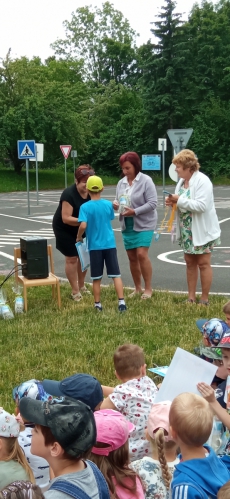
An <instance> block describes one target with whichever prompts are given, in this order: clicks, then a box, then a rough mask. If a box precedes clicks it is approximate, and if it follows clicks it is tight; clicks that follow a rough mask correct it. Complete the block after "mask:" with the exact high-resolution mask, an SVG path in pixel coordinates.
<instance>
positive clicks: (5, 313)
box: [2, 303, 14, 319]
mask: <svg viewBox="0 0 230 499" xmlns="http://www.w3.org/2000/svg"><path fill="white" fill-rule="evenodd" d="M2 317H3V319H13V318H14V314H13V312H12V310H11V308H10V307H9V305H7V304H6V303H5V305H2Z"/></svg>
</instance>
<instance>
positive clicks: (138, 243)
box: [122, 217, 154, 250]
mask: <svg viewBox="0 0 230 499" xmlns="http://www.w3.org/2000/svg"><path fill="white" fill-rule="evenodd" d="M153 232H154V231H153V230H144V231H142V232H137V231H136V230H133V217H125V230H123V231H122V237H123V241H124V246H125V249H126V250H129V249H135V248H141V247H143V248H149V246H150V244H151V242H152V238H153Z"/></svg>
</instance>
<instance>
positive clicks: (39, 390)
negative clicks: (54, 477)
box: [13, 379, 52, 491]
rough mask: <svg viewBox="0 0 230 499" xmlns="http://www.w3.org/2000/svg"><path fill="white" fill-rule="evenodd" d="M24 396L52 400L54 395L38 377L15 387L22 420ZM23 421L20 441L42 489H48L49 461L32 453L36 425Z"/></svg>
mask: <svg viewBox="0 0 230 499" xmlns="http://www.w3.org/2000/svg"><path fill="white" fill-rule="evenodd" d="M23 397H29V398H31V399H34V400H42V401H43V402H45V401H47V400H51V399H52V396H51V395H49V394H48V393H46V392H45V390H44V388H43V386H42V383H41V382H40V381H37V380H36V379H31V380H29V381H24V383H21V384H20V385H18V386H16V387H15V388H14V389H13V399H14V401H15V403H16V409H15V413H16V418H18V420H19V422H20V414H19V402H20V400H21V399H22V398H23ZM22 422H23V425H24V427H23V430H22V431H21V432H20V434H19V436H18V443H19V445H20V446H21V448H22V450H23V452H24V454H25V456H26V459H27V461H28V463H29V464H30V466H31V469H32V471H33V474H34V478H35V481H36V483H37V485H39V487H41V489H42V490H43V491H44V490H47V489H48V487H49V480H50V467H49V463H47V461H46V460H45V459H43V458H42V457H39V456H35V455H33V454H31V452H30V449H31V439H32V428H33V427H34V425H33V423H32V422H30V421H22Z"/></svg>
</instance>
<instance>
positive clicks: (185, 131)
mask: <svg viewBox="0 0 230 499" xmlns="http://www.w3.org/2000/svg"><path fill="white" fill-rule="evenodd" d="M192 132H193V129H192V128H179V129H171V130H167V134H168V137H169V140H170V142H171V144H172V146H173V148H174V149H175V152H176V153H178V152H180V151H181V150H182V149H184V148H185V147H186V145H187V143H188V141H189V139H190V137H191V135H192Z"/></svg>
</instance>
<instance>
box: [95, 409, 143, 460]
mask: <svg viewBox="0 0 230 499" xmlns="http://www.w3.org/2000/svg"><path fill="white" fill-rule="evenodd" d="M94 417H95V421H96V428H97V442H101V443H103V444H107V445H108V447H104V448H99V447H93V448H92V451H91V452H92V453H93V454H99V455H101V456H108V455H109V453H110V452H111V451H113V450H116V449H119V447H121V446H122V445H124V444H125V442H126V441H127V440H128V438H129V434H130V433H131V432H132V431H133V430H134V429H135V426H134V425H133V424H132V423H130V422H129V421H128V420H127V419H126V418H125V417H124V416H123V414H121V413H120V412H118V411H113V410H112V409H103V410H101V411H96V412H95V413H94Z"/></svg>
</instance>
